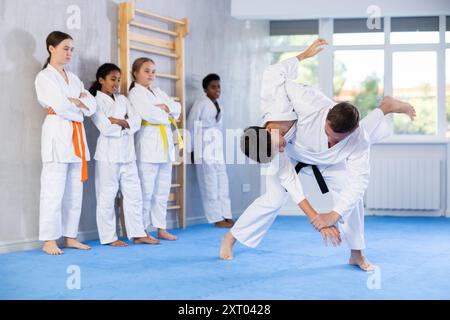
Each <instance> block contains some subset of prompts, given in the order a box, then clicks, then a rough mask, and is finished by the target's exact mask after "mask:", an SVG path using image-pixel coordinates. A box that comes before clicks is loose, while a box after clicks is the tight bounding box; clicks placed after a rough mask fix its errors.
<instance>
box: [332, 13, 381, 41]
mask: <svg viewBox="0 0 450 320" xmlns="http://www.w3.org/2000/svg"><path fill="white" fill-rule="evenodd" d="M369 27H370V28H369ZM376 27H379V28H378V29H377V28H376ZM383 43H384V26H383V19H380V23H379V26H377V25H375V24H374V25H373V26H372V25H371V20H368V19H335V20H334V34H333V45H336V46H340V45H368V44H383Z"/></svg>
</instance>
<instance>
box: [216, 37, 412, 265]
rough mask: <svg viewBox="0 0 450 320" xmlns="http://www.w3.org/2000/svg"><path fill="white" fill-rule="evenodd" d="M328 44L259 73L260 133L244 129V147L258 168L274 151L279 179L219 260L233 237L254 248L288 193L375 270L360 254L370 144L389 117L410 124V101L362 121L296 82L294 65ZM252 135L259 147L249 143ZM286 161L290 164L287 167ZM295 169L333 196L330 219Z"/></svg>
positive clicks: (389, 104)
mask: <svg viewBox="0 0 450 320" xmlns="http://www.w3.org/2000/svg"><path fill="white" fill-rule="evenodd" d="M325 44H326V42H325V41H324V40H321V39H319V40H317V41H315V42H314V43H313V44H312V45H311V47H310V48H308V49H307V50H306V51H305V52H303V53H301V54H299V55H298V56H297V57H295V58H291V59H288V60H285V61H283V62H281V63H278V64H276V65H273V66H270V67H268V68H267V70H266V72H265V74H264V78H263V85H262V96H261V108H262V112H263V127H261V128H257V127H252V128H249V129H247V130H246V132H245V133H244V136H243V141H242V142H243V149H244V152H245V153H246V154H247V155H248V156H249V157H250V158H253V159H255V160H257V161H258V160H259V162H269V161H271V160H272V154H273V153H274V152H273V150H275V151H279V152H276V155H275V157H274V159H276V160H277V161H275V162H274V163H273V164H272V166H277V165H279V168H277V170H276V173H277V174H269V175H267V178H266V187H267V192H266V194H264V195H262V196H261V197H259V198H258V199H256V200H255V201H254V202H253V203H252V204H251V205H250V206H249V207H248V208H247V210H246V211H245V212H244V213H243V214H242V215H241V217H240V218H239V220H238V221H237V222H236V224H235V226H234V227H233V228H232V229H231V232H230V233H227V234H226V235H225V236H224V238H223V240H222V245H221V251H220V257H221V258H222V259H225V260H230V259H232V257H233V256H232V247H233V245H234V243H235V240H236V239H237V240H238V241H239V242H241V243H243V244H244V245H247V246H249V247H256V246H257V245H258V244H259V243H260V242H261V240H262V239H263V237H264V235H265V234H266V233H267V231H268V229H269V228H270V226H271V224H272V223H273V221H274V219H275V217H276V215H277V214H278V212H279V209H280V208H281V207H282V206H283V205H284V204H285V202H286V200H287V195H288V193H289V194H290V195H291V197H292V198H293V199H294V201H295V202H296V203H297V204H298V205H299V207H300V208H301V209H302V210H303V211H304V212H305V214H306V215H307V217H308V218H309V219H310V221H311V223H312V224H313V225H314V227H315V228H316V229H317V230H319V231H320V232H321V233H322V236H323V237H324V239H325V240H326V238H327V237H329V238H330V239H331V240H332V242H333V244H340V241H341V237H342V238H343V239H344V240H345V241H346V242H347V244H348V246H349V247H350V249H351V257H350V261H349V263H350V264H351V265H356V266H359V267H360V268H361V269H362V270H365V271H371V270H373V266H372V265H371V264H370V263H369V261H368V260H367V259H366V258H365V257H364V255H363V253H362V250H363V249H365V241H364V207H363V195H364V192H365V190H366V188H367V185H368V182H369V172H370V165H369V149H370V145H371V144H372V143H376V142H378V141H380V140H382V139H384V138H386V137H387V136H389V135H390V134H391V132H392V130H391V128H390V126H389V124H388V123H387V121H386V119H385V115H386V114H389V113H393V112H395V113H404V114H407V115H409V116H410V117H411V119H413V118H414V117H415V110H414V108H413V107H412V106H411V105H409V104H407V103H404V102H401V101H398V100H395V99H392V98H390V97H386V98H384V99H383V101H382V103H381V104H380V107H379V108H377V109H375V110H373V111H372V112H371V113H370V114H369V115H368V116H367V117H365V118H364V119H363V120H361V121H359V112H358V110H357V109H356V108H355V107H354V106H353V105H351V104H350V103H347V102H344V103H336V102H334V101H332V100H330V99H329V98H327V97H326V96H325V95H324V94H323V93H321V92H320V91H319V90H318V89H316V88H313V87H310V86H307V85H303V84H299V83H296V82H294V80H295V79H296V78H297V72H298V62H299V61H302V60H304V59H306V58H309V57H312V56H314V55H316V54H317V53H318V52H320V51H321V50H322V47H323V46H324V45H325ZM265 135H266V137H265V139H266V140H267V146H268V147H269V148H268V151H269V152H268V154H267V155H266V156H265V157H264V152H263V151H265V150H263V149H264V148H263V146H262V145H261V144H259V143H258V142H260V141H261V140H260V139H259V137H260V136H261V137H264V136H265ZM252 136H254V137H257V138H258V140H259V141H253V142H256V143H252V141H251V138H252ZM266 150H267V149H266ZM284 151H286V152H284ZM287 157H290V158H291V160H292V162H291V161H286V159H287ZM294 166H295V169H294ZM302 169H303V170H302ZM300 170H302V173H303V174H306V175H310V176H313V175H314V176H315V178H316V180H317V182H318V184H319V187H320V189H321V191H322V193H327V192H328V191H330V192H331V195H332V197H333V200H334V208H333V210H332V211H331V212H330V213H326V214H318V213H317V212H316V211H315V210H314V208H313V207H312V206H311V205H310V203H309V202H308V200H307V198H308V195H307V194H305V193H304V192H303V188H302V186H301V183H300V180H299V179H298V175H297V171H300ZM286 191H288V192H286ZM336 225H337V228H338V229H339V231H340V232H339V233H337V231H336V227H335V226H336Z"/></svg>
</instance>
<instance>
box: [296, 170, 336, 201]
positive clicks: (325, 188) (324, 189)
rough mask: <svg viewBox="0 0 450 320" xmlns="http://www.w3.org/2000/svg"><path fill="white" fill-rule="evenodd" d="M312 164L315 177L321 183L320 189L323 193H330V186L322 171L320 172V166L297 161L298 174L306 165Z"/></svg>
mask: <svg viewBox="0 0 450 320" xmlns="http://www.w3.org/2000/svg"><path fill="white" fill-rule="evenodd" d="M307 166H311V168H312V171H313V173H314V177H316V181H317V184H318V185H319V188H320V191H322V193H323V194H325V193H328V192H329V191H330V190H328V186H327V184H326V182H325V179H324V178H323V176H322V173H320V171H319V168H317V166H316V165H314V164H306V163H303V162H299V163H297V165H296V166H295V172H297V174H298V173H299V172H300V170H302V169H303V168H304V167H307Z"/></svg>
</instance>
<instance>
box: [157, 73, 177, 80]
mask: <svg viewBox="0 0 450 320" xmlns="http://www.w3.org/2000/svg"><path fill="white" fill-rule="evenodd" d="M156 76H157V77H160V78H166V79H173V80H179V79H180V77H179V76H177V75H175V74H166V73H157V74H156Z"/></svg>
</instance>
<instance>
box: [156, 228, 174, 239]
mask: <svg viewBox="0 0 450 320" xmlns="http://www.w3.org/2000/svg"><path fill="white" fill-rule="evenodd" d="M158 238H159V239H163V240H169V241H175V240H177V239H178V238H177V237H176V236H174V235H173V234H170V233H169V232H167V230H164V229H159V230H158Z"/></svg>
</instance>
